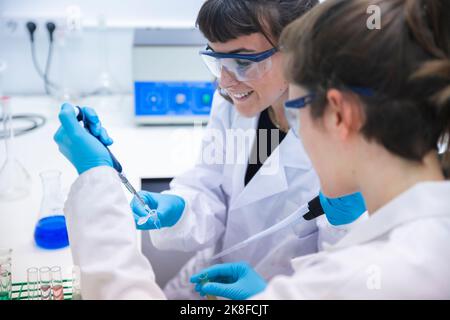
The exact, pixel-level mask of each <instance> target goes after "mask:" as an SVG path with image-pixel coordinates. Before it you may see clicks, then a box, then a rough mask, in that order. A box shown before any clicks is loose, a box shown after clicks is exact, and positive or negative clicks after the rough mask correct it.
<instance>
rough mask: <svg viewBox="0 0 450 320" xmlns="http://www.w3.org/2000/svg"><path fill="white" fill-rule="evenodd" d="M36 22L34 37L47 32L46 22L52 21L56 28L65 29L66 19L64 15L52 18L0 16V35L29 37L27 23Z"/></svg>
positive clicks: (44, 34)
mask: <svg viewBox="0 0 450 320" xmlns="http://www.w3.org/2000/svg"><path fill="white" fill-rule="evenodd" d="M30 21H31V22H34V23H36V26H37V28H36V31H35V36H36V37H42V36H46V35H47V34H48V31H47V27H46V24H47V22H53V23H54V24H55V25H56V29H57V30H58V29H59V30H61V29H62V28H63V29H66V23H65V22H66V20H65V18H64V17H57V18H55V17H53V18H22V17H2V18H0V36H3V37H13V38H23V37H29V33H28V29H27V26H26V25H27V23H28V22H30Z"/></svg>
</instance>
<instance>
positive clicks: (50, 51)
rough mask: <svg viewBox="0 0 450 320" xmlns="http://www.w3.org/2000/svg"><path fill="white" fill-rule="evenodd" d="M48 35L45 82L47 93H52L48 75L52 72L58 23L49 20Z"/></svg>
mask: <svg viewBox="0 0 450 320" xmlns="http://www.w3.org/2000/svg"><path fill="white" fill-rule="evenodd" d="M46 27H47V31H48V36H49V46H48V55H47V63H46V64H45V73H44V82H45V92H46V93H47V95H49V94H50V90H49V82H50V81H49V80H48V75H49V73H50V66H51V62H52V55H53V33H54V32H55V29H56V25H55V24H54V23H53V22H47V24H46Z"/></svg>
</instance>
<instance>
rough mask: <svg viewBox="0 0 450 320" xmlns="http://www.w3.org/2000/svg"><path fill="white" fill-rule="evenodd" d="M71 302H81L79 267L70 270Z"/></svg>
mask: <svg viewBox="0 0 450 320" xmlns="http://www.w3.org/2000/svg"><path fill="white" fill-rule="evenodd" d="M72 300H82V297H81V270H80V267H79V266H73V268H72Z"/></svg>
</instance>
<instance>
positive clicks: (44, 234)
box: [34, 215, 69, 249]
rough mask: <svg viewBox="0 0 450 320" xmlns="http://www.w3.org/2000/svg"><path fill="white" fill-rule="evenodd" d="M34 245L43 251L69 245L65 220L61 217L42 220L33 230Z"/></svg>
mask: <svg viewBox="0 0 450 320" xmlns="http://www.w3.org/2000/svg"><path fill="white" fill-rule="evenodd" d="M34 240H35V241H36V244H37V245H38V246H39V247H41V248H44V249H60V248H64V247H67V246H68V245H69V237H68V236H67V228H66V218H65V217H64V216H62V215H57V216H50V217H45V218H42V219H40V220H39V221H38V223H37V224H36V228H35V230H34Z"/></svg>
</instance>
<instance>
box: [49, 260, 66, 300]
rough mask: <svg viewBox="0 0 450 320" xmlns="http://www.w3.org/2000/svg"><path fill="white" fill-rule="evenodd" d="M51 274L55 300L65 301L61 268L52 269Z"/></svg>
mask: <svg viewBox="0 0 450 320" xmlns="http://www.w3.org/2000/svg"><path fill="white" fill-rule="evenodd" d="M51 274H52V293H53V300H64V287H63V281H62V276H61V267H52V268H51Z"/></svg>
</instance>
